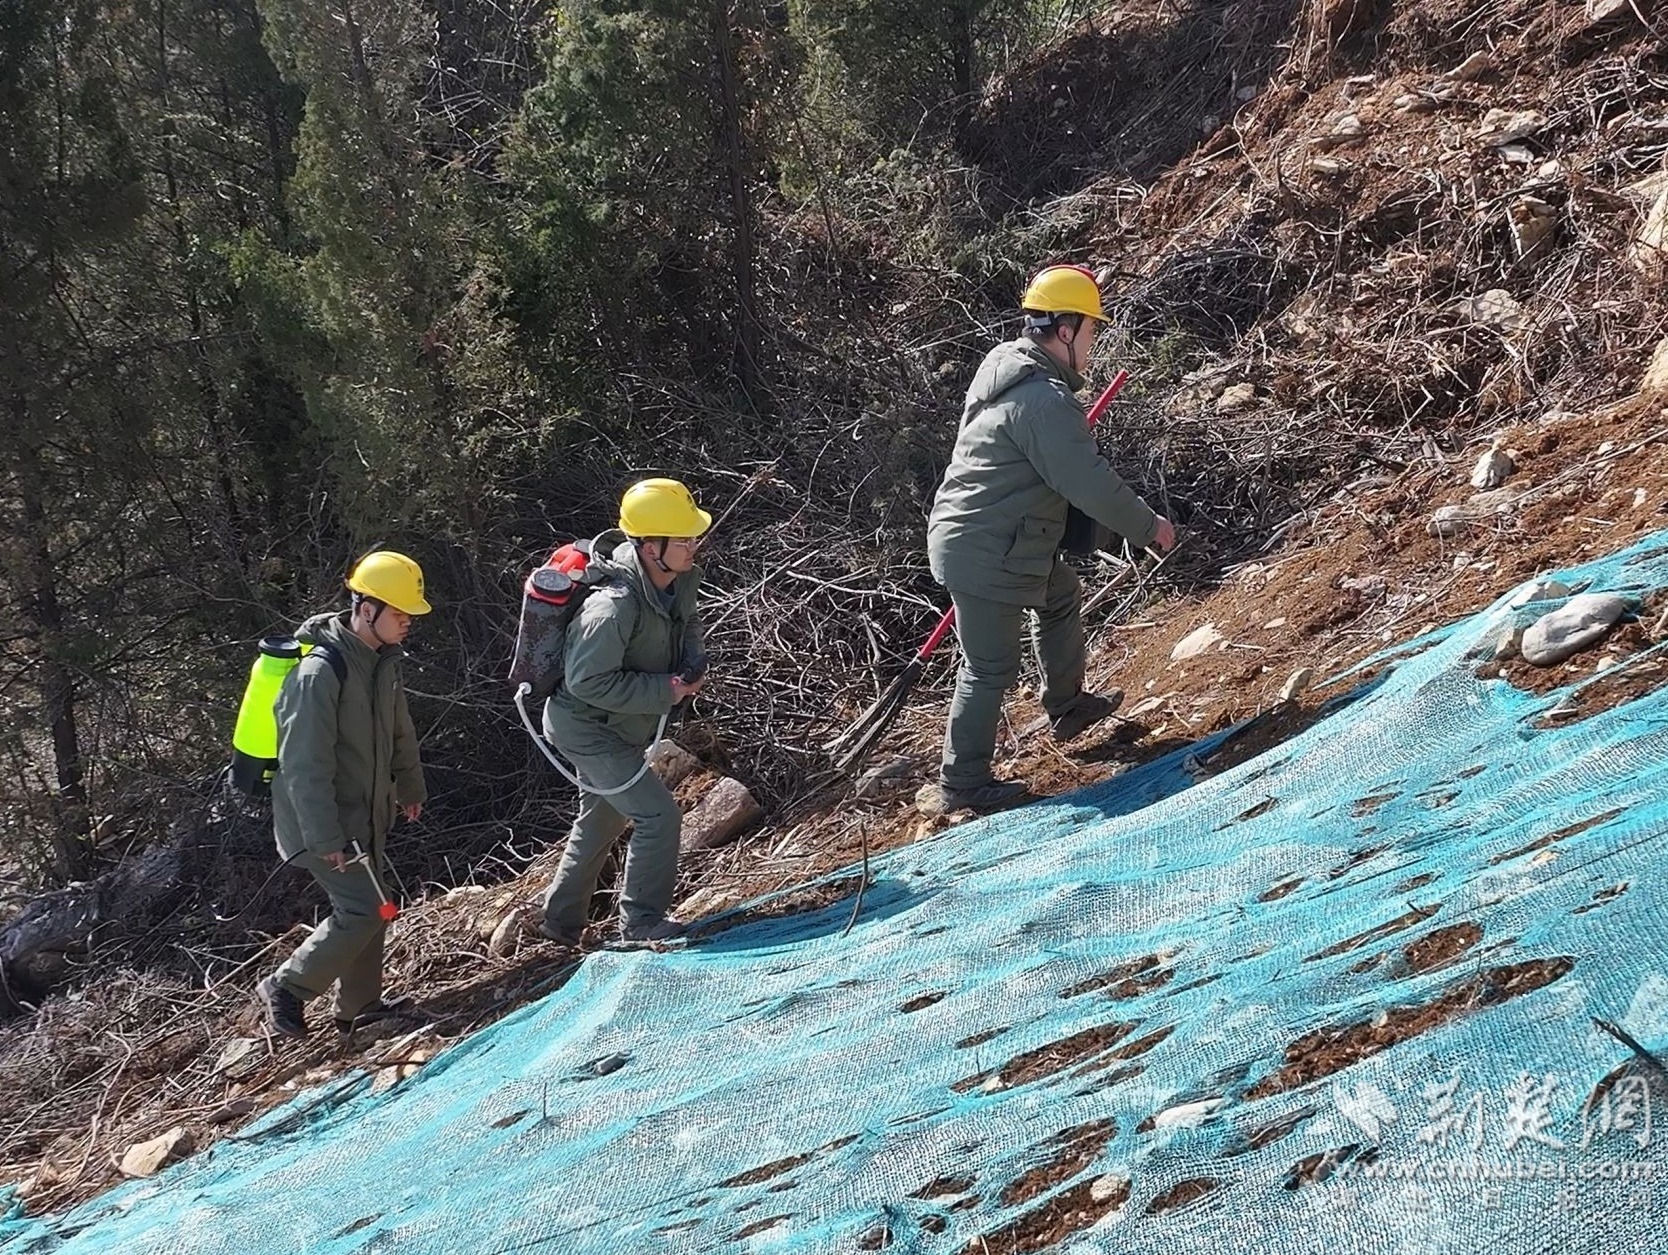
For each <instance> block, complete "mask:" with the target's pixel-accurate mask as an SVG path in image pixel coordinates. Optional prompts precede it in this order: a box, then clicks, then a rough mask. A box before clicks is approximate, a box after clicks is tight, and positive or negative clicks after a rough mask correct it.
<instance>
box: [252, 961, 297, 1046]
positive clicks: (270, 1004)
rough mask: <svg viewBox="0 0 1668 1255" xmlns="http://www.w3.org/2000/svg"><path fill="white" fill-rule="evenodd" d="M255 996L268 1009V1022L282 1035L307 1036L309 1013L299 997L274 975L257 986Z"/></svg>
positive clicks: (268, 1025)
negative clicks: (281, 983)
mask: <svg viewBox="0 0 1668 1255" xmlns="http://www.w3.org/2000/svg"><path fill="white" fill-rule="evenodd" d="M255 997H256V999H258V1000H259V1002H260V1004H261V1006H262V1007H263V1008H265V1010H266V1022H267V1027H269V1028H270V1029H271V1030H272V1031H273V1032H275V1033H277V1034H278V1035H279V1036H280V1037H305V1036H307V1015H306V1012H305V1011H304V1010H303V1008H302V1005H301V999H300V998H297V997H296V996H295V995H294V994H292V993H291V992H290V991H289V990H287V989H285V988H284V987H283V986H282V985H280V984H279V983H278V982H277V981H275V980H274V979H273V978H272V977H270V976H268V977H267V978H266V979H265V980H263V981H262V982H261V983H260V984H258V985H256V986H255Z"/></svg>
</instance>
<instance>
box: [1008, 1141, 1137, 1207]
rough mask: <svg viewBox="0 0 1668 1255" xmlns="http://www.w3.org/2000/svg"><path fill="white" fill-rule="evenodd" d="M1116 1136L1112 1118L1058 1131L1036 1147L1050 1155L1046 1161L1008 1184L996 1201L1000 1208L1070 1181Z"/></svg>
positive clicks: (1029, 1198) (1010, 1205)
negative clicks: (1000, 1205)
mask: <svg viewBox="0 0 1668 1255" xmlns="http://www.w3.org/2000/svg"><path fill="white" fill-rule="evenodd" d="M1117 1133H1118V1123H1117V1121H1116V1120H1112V1119H1104V1120H1095V1121H1093V1122H1091V1123H1089V1124H1080V1125H1078V1126H1077V1127H1076V1128H1073V1129H1061V1130H1060V1131H1059V1132H1058V1133H1056V1134H1055V1135H1054V1136H1053V1137H1051V1138H1049V1139H1048V1140H1047V1141H1046V1142H1044V1143H1043V1144H1042V1145H1041V1146H1040V1147H1038V1148H1037V1149H1038V1150H1039V1151H1040V1152H1042V1153H1044V1154H1047V1155H1049V1156H1051V1157H1050V1158H1049V1160H1048V1161H1047V1162H1045V1163H1042V1164H1039V1165H1037V1166H1036V1167H1035V1168H1031V1169H1029V1170H1027V1171H1026V1172H1024V1173H1022V1174H1021V1175H1020V1176H1017V1177H1015V1178H1014V1179H1013V1180H1012V1181H1010V1182H1009V1183H1008V1184H1007V1186H1006V1187H1005V1188H1004V1189H1003V1190H1002V1193H1001V1195H1000V1196H999V1199H998V1201H1000V1202H1001V1204H1002V1206H1004V1207H1014V1206H1017V1205H1018V1204H1020V1203H1029V1202H1030V1201H1031V1200H1032V1199H1034V1198H1037V1197H1040V1196H1041V1195H1043V1194H1046V1193H1048V1191H1049V1190H1051V1189H1053V1188H1054V1187H1055V1186H1057V1185H1059V1184H1060V1183H1061V1182H1063V1181H1069V1180H1071V1178H1073V1177H1074V1176H1076V1175H1077V1174H1078V1173H1079V1172H1082V1171H1083V1169H1085V1168H1087V1167H1088V1166H1089V1165H1090V1164H1092V1163H1094V1161H1095V1160H1096V1159H1097V1158H1099V1157H1100V1152H1101V1151H1103V1150H1105V1149H1106V1147H1107V1144H1108V1143H1110V1142H1111V1140H1112V1139H1113V1138H1114V1137H1116V1136H1117Z"/></svg>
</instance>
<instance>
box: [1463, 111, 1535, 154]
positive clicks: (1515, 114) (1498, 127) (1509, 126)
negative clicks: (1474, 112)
mask: <svg viewBox="0 0 1668 1255" xmlns="http://www.w3.org/2000/svg"><path fill="white" fill-rule="evenodd" d="M1548 123H1549V119H1548V118H1547V116H1546V114H1544V113H1542V112H1541V111H1540V110H1539V109H1520V110H1516V111H1513V110H1510V109H1490V110H1489V111H1488V112H1487V113H1485V114H1484V115H1483V124H1482V127H1481V128H1480V129H1479V130H1478V132H1477V138H1478V139H1481V140H1483V141H1484V142H1485V143H1488V144H1492V145H1494V146H1495V147H1497V148H1498V147H1499V146H1500V145H1502V144H1509V143H1511V142H1512V141H1513V140H1514V139H1528V138H1529V136H1531V135H1535V134H1538V133H1539V132H1541V131H1544V130H1545V129H1546V128H1547V125H1548Z"/></svg>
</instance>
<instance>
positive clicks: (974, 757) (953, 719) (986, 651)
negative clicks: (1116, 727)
mask: <svg viewBox="0 0 1668 1255" xmlns="http://www.w3.org/2000/svg"><path fill="white" fill-rule="evenodd" d="M950 599H951V600H952V601H953V602H954V603H955V607H956V637H957V639H959V640H960V641H961V669H960V670H959V671H957V673H956V693H955V696H954V697H953V698H952V699H951V701H950V718H949V722H948V724H947V725H946V726H945V729H944V762H943V767H942V769H941V776H942V779H943V781H944V783H945V784H947V785H949V786H951V787H952V788H968V787H971V786H974V785H979V784H984V783H986V782H987V781H989V780H990V779H991V770H990V761H991V759H992V757H994V756H995V753H996V729H997V725H998V724H999V723H1000V722H1001V720H1002V697H1003V694H1005V693H1006V692H1007V691H1008V690H1009V689H1011V688H1012V687H1013V686H1014V681H1015V680H1017V679H1018V678H1019V664H1020V651H1021V648H1022V646H1023V643H1024V642H1023V637H1024V631H1025V609H1024V607H1022V606H1013V605H1009V604H1008V603H1006V602H1001V601H987V600H986V599H985V598H983V597H970V596H968V595H967V594H966V593H958V592H956V591H955V590H954V589H952V590H951V591H950ZM1082 604H1083V591H1082V584H1081V582H1080V581H1079V580H1078V578H1077V572H1076V571H1073V570H1072V569H1071V567H1069V566H1067V565H1066V564H1065V563H1064V562H1062V561H1060V559H1058V558H1056V559H1055V560H1054V568H1053V570H1052V571H1050V573H1049V576H1048V592H1047V594H1046V600H1045V601H1044V603H1043V606H1042V609H1040V610H1038V611H1037V612H1036V615H1037V631H1036V637H1035V639H1034V641H1033V647H1034V649H1035V651H1036V656H1037V665H1038V666H1040V667H1041V668H1042V679H1043V691H1042V704H1043V709H1044V710H1046V711H1047V712H1048V714H1049V716H1050V717H1051V718H1053V717H1057V716H1059V715H1061V714H1064V713H1065V711H1066V710H1067V709H1068V708H1069V707H1070V706H1071V704H1072V702H1073V701H1074V700H1075V699H1076V697H1077V695H1078V693H1080V692H1081V691H1082V689H1083V672H1084V667H1085V659H1084V654H1083V620H1082V616H1081V614H1080V611H1081V609H1082Z"/></svg>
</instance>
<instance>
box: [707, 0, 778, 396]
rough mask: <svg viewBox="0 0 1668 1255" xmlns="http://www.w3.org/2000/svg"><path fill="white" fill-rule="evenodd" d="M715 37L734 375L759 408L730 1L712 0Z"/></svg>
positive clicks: (748, 211) (749, 209)
mask: <svg viewBox="0 0 1668 1255" xmlns="http://www.w3.org/2000/svg"><path fill="white" fill-rule="evenodd" d="M712 41H713V49H714V51H715V53H716V54H717V68H718V96H719V102H720V106H721V108H722V111H723V112H722V127H723V131H724V149H725V164H726V165H727V166H728V168H729V177H730V212H731V215H732V217H733V219H734V222H733V224H732V230H731V234H730V277H731V281H732V282H733V283H734V285H735V290H736V317H735V337H736V352H735V359H736V376H737V378H738V379H739V380H740V381H741V387H742V391H743V392H745V393H746V394H747V399H748V400H749V401H751V402H752V404H753V406H754V407H755V408H756V409H759V410H761V411H762V410H764V409H766V408H767V398H766V396H765V390H764V379H763V371H762V370H761V364H760V357H759V352H760V341H761V337H760V329H759V308H758V287H757V269H758V258H757V245H756V244H755V242H754V239H753V204H752V200H751V198H750V196H749V194H748V190H747V166H746V148H745V146H744V143H743V139H742V126H741V100H740V93H739V92H738V91H737V88H736V52H735V32H734V31H733V30H732V29H731V26H730V5H729V0H713V6H712Z"/></svg>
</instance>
